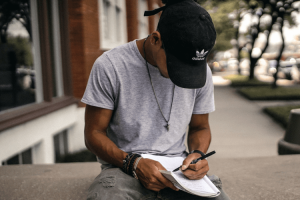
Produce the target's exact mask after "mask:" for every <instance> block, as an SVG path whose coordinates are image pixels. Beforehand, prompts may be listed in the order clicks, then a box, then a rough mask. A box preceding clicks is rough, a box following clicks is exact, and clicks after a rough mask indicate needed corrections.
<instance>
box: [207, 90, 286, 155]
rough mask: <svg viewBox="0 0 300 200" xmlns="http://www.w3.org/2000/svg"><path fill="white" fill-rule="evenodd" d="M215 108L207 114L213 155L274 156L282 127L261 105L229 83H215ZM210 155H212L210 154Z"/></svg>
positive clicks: (281, 135) (282, 131)
mask: <svg viewBox="0 0 300 200" xmlns="http://www.w3.org/2000/svg"><path fill="white" fill-rule="evenodd" d="M215 104H216V111H215V112H213V113H211V114H210V126H211V131H212V142H211V146H210V148H209V150H216V152H217V153H216V155H215V156H213V157H214V159H217V158H247V157H264V156H277V155H278V154H277V143H278V141H279V140H280V139H281V138H282V137H283V136H284V133H285V130H284V129H283V128H282V127H281V126H279V125H278V124H277V123H275V122H274V121H273V120H272V119H271V118H270V117H269V116H267V115H266V114H264V113H263V112H262V107H261V105H260V104H257V103H255V102H253V101H250V100H247V99H245V98H243V97H241V96H240V95H239V94H237V93H236V91H235V89H234V88H231V87H230V86H215ZM211 159H212V158H211Z"/></svg>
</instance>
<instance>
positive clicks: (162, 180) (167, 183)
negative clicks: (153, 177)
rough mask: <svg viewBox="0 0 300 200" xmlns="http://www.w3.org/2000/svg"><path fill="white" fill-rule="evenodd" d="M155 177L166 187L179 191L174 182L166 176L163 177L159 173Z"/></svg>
mask: <svg viewBox="0 0 300 200" xmlns="http://www.w3.org/2000/svg"><path fill="white" fill-rule="evenodd" d="M157 179H158V181H159V182H161V183H162V184H163V185H165V186H166V187H169V188H171V189H172V190H175V191H179V189H178V188H177V187H175V186H174V184H173V183H172V182H171V181H169V180H168V179H167V178H166V177H164V176H163V175H162V174H161V173H160V175H158V176H157Z"/></svg>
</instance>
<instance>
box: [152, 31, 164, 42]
mask: <svg viewBox="0 0 300 200" xmlns="http://www.w3.org/2000/svg"><path fill="white" fill-rule="evenodd" d="M150 42H151V44H152V45H159V46H161V44H162V41H161V35H160V32H158V31H154V32H153V33H151V37H150Z"/></svg>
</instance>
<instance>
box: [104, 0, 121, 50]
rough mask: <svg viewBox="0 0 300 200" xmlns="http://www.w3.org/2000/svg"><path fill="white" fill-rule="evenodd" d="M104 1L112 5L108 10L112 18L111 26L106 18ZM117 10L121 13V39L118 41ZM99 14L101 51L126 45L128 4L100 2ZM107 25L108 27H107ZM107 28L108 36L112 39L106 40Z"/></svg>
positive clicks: (113, 0) (109, 0) (113, 1)
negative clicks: (106, 29)
mask: <svg viewBox="0 0 300 200" xmlns="http://www.w3.org/2000/svg"><path fill="white" fill-rule="evenodd" d="M103 1H107V2H109V3H110V6H111V8H110V9H109V10H108V12H107V14H108V16H110V18H109V20H110V24H108V25H107V24H106V22H105V20H106V18H105V16H104V3H103ZM116 8H118V9H119V11H120V31H119V32H120V33H121V34H120V35H121V39H120V40H117V39H116V37H117V35H116V34H117V33H116V32H117V30H115V29H116V23H117V21H118V20H117V19H116V15H115V14H116ZM98 14H99V17H98V18H99V34H100V36H99V37H100V45H99V47H100V49H101V50H104V51H106V50H110V49H112V48H115V47H117V46H119V45H122V44H125V43H126V42H127V21H126V2H125V1H123V0H119V1H117V4H116V1H115V0H98ZM106 25H107V27H105V26H106ZM105 28H108V29H109V30H108V35H110V38H106V35H107V34H106V33H105V30H104V29H105Z"/></svg>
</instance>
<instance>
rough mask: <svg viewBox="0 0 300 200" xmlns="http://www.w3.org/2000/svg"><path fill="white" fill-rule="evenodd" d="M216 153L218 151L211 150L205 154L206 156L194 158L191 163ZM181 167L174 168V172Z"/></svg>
mask: <svg viewBox="0 0 300 200" xmlns="http://www.w3.org/2000/svg"><path fill="white" fill-rule="evenodd" d="M215 153H216V152H215V151H212V152H209V153H208V154H205V155H204V156H202V157H200V158H197V159H195V160H193V161H192V162H191V164H196V163H197V162H198V161H199V160H203V159H205V158H207V157H209V156H211V155H213V154H215ZM180 167H181V166H180ZM180 167H178V168H176V169H174V170H173V172H176V171H178V170H179V169H180Z"/></svg>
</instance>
